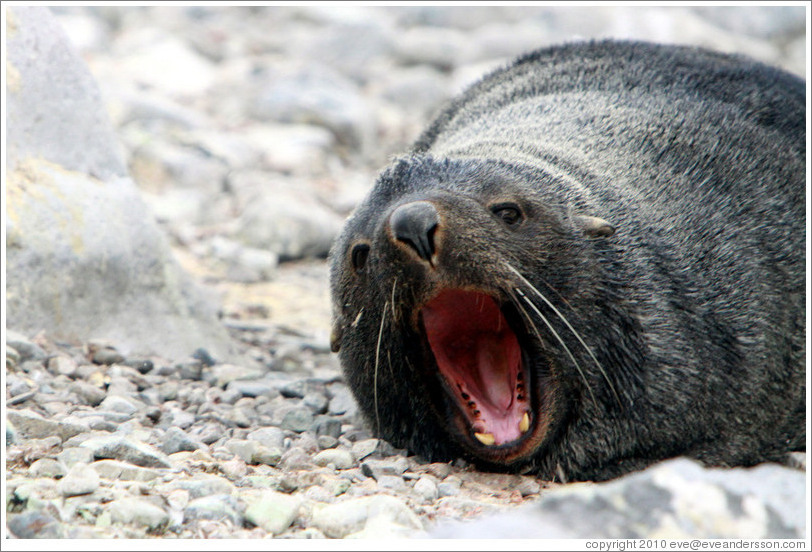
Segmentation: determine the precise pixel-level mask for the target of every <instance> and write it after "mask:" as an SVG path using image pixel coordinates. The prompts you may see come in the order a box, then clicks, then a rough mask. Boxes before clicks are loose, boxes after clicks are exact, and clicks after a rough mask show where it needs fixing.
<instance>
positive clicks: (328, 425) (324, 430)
mask: <svg viewBox="0 0 812 552" xmlns="http://www.w3.org/2000/svg"><path fill="white" fill-rule="evenodd" d="M310 430H311V431H312V432H313V433H315V434H316V435H317V436H326V437H332V438H334V439H338V438H339V437H340V436H341V421H340V420H337V419H335V418H333V417H332V416H325V415H319V416H316V418H315V419H314V420H313V423H312V424H311V425H310Z"/></svg>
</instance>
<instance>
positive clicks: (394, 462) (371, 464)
mask: <svg viewBox="0 0 812 552" xmlns="http://www.w3.org/2000/svg"><path fill="white" fill-rule="evenodd" d="M408 469H409V462H408V461H407V460H406V458H404V457H403V456H397V457H394V458H392V457H390V458H386V459H383V460H375V459H367V460H365V461H364V462H363V463H362V464H361V470H363V472H364V475H366V476H367V477H374V478H375V479H377V478H379V477H381V476H383V475H398V476H399V475H401V474H403V472H405V471H406V470H408Z"/></svg>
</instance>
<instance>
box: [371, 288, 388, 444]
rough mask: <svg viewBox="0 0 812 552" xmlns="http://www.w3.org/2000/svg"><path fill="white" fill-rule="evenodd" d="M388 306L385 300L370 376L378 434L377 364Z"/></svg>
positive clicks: (379, 417)
mask: <svg viewBox="0 0 812 552" xmlns="http://www.w3.org/2000/svg"><path fill="white" fill-rule="evenodd" d="M388 308H389V301H386V302H385V303H384V305H383V310H382V312H381V326H380V328H379V329H378V345H377V347H376V348H375V371H374V372H373V376H372V394H373V402H374V403H375V422H376V425H377V430H378V435H380V434H381V415H380V412H379V411H378V366H379V364H380V360H381V339H382V337H383V325H384V322H386V310H387V309H388Z"/></svg>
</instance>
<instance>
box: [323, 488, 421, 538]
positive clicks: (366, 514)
mask: <svg viewBox="0 0 812 552" xmlns="http://www.w3.org/2000/svg"><path fill="white" fill-rule="evenodd" d="M375 518H381V519H379V520H378V521H376V522H375V523H386V524H397V525H401V526H403V527H406V528H410V529H415V530H422V529H423V526H422V524H421V522H420V520H419V519H418V517H417V515H415V513H414V512H412V510H411V509H410V508H409V507H408V506H406V504H405V503H404V502H403V501H402V500H400V499H398V498H395V497H393V496H388V495H377V496H371V497H361V498H352V499H348V500H345V501H343V502H338V503H336V504H330V505H316V506H315V507H314V510H313V516H312V518H311V520H310V521H311V524H312V525H313V526H314V527H316V528H317V529H319V530H320V531H322V532H324V534H325V535H327V536H328V537H331V538H337V539H340V538H344V537H346V536H348V535H350V534H352V533H357V532H359V531H361V530H363V529H364V528H365V527H366V526H367V524H368V522H369V520H370V519H375Z"/></svg>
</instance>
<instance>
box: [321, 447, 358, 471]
mask: <svg viewBox="0 0 812 552" xmlns="http://www.w3.org/2000/svg"><path fill="white" fill-rule="evenodd" d="M313 463H314V464H316V465H317V466H322V467H323V466H327V465H328V464H332V465H333V466H334V467H335V468H336V469H337V470H346V469H349V468H352V467H353V466H355V465H356V463H355V459H354V458H353V456H352V454H351V453H350V452H349V451H346V450H342V449H327V450H323V451H321V452H319V453H318V454H316V455H315V456H314V457H313Z"/></svg>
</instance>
